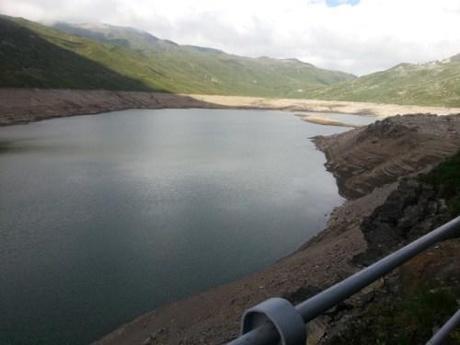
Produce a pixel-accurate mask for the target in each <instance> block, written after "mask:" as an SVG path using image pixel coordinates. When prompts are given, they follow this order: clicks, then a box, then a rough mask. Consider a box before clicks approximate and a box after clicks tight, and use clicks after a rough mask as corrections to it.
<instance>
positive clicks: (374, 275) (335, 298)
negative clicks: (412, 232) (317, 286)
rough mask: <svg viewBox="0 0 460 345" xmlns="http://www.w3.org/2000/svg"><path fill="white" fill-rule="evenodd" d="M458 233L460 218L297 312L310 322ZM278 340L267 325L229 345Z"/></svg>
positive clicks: (262, 344)
mask: <svg viewBox="0 0 460 345" xmlns="http://www.w3.org/2000/svg"><path fill="white" fill-rule="evenodd" d="M457 231H460V216H459V217H457V218H454V219H453V220H451V221H450V222H448V223H446V224H444V225H442V226H440V227H439V228H437V229H435V230H433V231H431V232H429V233H428V234H426V235H424V236H422V237H420V238H419V239H417V240H415V241H414V242H412V243H410V244H408V245H406V246H405V247H403V248H401V249H399V250H397V251H396V252H394V253H392V254H390V255H388V256H386V257H384V258H383V259H380V260H379V261H377V262H376V263H374V264H372V265H371V266H369V267H367V268H365V269H363V270H361V271H359V272H357V273H355V274H353V275H352V276H350V277H348V278H346V279H345V280H343V281H341V282H339V283H337V284H335V285H333V286H331V287H330V288H328V289H326V290H324V291H322V292H320V293H319V294H317V295H315V296H313V297H311V298H309V299H308V300H306V301H304V302H302V303H300V304H298V305H297V306H296V309H297V311H298V312H299V313H300V314H301V315H302V317H303V319H304V321H305V322H308V321H310V320H312V319H314V318H315V317H317V316H318V315H319V314H321V313H323V312H325V311H327V310H328V309H330V308H331V307H333V306H334V305H336V304H337V303H339V302H342V301H343V300H345V299H347V298H348V297H350V296H351V295H353V294H354V293H356V292H358V291H359V290H361V289H362V288H364V287H366V286H367V285H369V284H371V283H373V282H374V281H376V280H377V279H378V278H380V277H382V276H384V275H385V274H387V273H389V272H390V271H392V270H393V269H395V268H396V267H398V266H400V265H402V264H403V263H405V262H406V261H408V260H409V259H411V258H413V257H414V256H416V255H417V254H419V253H420V252H422V251H424V250H426V249H427V248H429V247H430V246H432V245H434V244H435V243H437V242H439V241H442V240H445V239H447V238H449V237H451V236H453V235H454V234H455V233H456V232H457ZM278 340H279V337H278V334H277V333H276V331H275V329H274V328H273V327H270V325H265V326H263V327H259V328H256V329H254V330H253V331H251V332H248V333H246V334H244V335H242V336H240V337H239V338H237V339H235V340H233V341H232V342H230V343H228V345H243V344H246V345H249V344H251V345H271V344H277V342H278Z"/></svg>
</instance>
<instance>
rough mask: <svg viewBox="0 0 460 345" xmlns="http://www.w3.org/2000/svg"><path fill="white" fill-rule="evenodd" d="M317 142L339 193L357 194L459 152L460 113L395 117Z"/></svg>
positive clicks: (365, 192)
mask: <svg viewBox="0 0 460 345" xmlns="http://www.w3.org/2000/svg"><path fill="white" fill-rule="evenodd" d="M314 141H315V143H316V145H317V146H318V148H319V149H320V150H322V151H324V152H325V154H326V157H327V161H328V162H327V164H326V166H327V169H328V170H330V171H331V172H332V173H333V174H334V176H335V177H336V179H337V183H338V185H339V190H340V193H341V194H342V195H343V196H345V197H347V198H357V197H360V196H363V195H366V194H368V193H369V192H371V191H372V190H373V189H374V188H376V187H380V186H383V185H385V184H387V183H391V182H395V181H396V180H397V179H398V178H400V177H401V176H408V175H411V174H417V173H420V172H422V171H424V170H427V169H428V170H429V169H430V168H431V167H433V166H434V165H436V164H438V163H439V162H441V161H442V160H443V159H444V158H446V157H448V156H451V155H453V154H454V153H456V152H457V151H458V148H459V147H460V115H450V116H442V117H439V116H436V115H428V114H418V115H405V116H395V117H390V118H386V119H384V120H381V121H377V122H375V123H374V124H371V125H369V126H367V127H363V128H358V129H354V130H351V131H348V132H345V133H341V134H336V135H332V136H329V137H316V138H314Z"/></svg>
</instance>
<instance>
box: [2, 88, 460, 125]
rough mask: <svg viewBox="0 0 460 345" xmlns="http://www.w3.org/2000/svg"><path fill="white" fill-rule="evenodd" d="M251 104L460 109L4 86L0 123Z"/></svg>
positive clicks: (379, 111) (364, 110)
mask: <svg viewBox="0 0 460 345" xmlns="http://www.w3.org/2000/svg"><path fill="white" fill-rule="evenodd" d="M132 108H137V109H158V108H245V109H246V108H248V109H277V110H288V111H296V112H299V111H314V112H338V113H349V114H373V115H377V116H381V117H385V116H392V115H396V114H407V113H420V112H424V113H428V112H429V113H435V114H440V115H446V114H453V113H460V108H457V109H455V108H440V107H419V106H400V105H392V104H375V103H359V102H333V101H317V100H298V99H268V98H256V97H237V96H211V95H175V94H166V93H155V92H127V91H104V90H52V89H49V90H45V89H0V126H2V125H3V126H5V125H11V124H17V123H25V122H30V121H39V120H44V119H48V118H53V117H63V116H72V115H84V114H97V113H102V112H108V111H114V110H123V109H132Z"/></svg>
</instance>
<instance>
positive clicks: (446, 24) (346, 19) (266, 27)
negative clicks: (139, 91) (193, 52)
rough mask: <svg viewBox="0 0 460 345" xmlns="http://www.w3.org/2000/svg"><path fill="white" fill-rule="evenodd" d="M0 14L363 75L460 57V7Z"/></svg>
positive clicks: (161, 7)
mask: <svg viewBox="0 0 460 345" xmlns="http://www.w3.org/2000/svg"><path fill="white" fill-rule="evenodd" d="M0 13H3V14H7V15H12V16H20V17H24V18H27V19H31V20H37V21H46V22H51V21H68V22H103V23H108V24H112V25H122V26H131V27H135V28H138V29H142V30H145V31H148V32H150V33H151V34H153V35H155V36H157V37H160V38H165V39H170V40H173V41H175V42H177V43H181V44H193V45H200V46H206V47H213V48H217V49H221V50H224V51H226V52H229V53H233V54H239V55H246V56H252V57H258V56H270V57H275V58H298V59H300V60H302V61H305V62H310V63H313V64H314V65H316V66H318V67H322V68H328V69H337V70H342V71H346V72H351V73H355V74H357V75H362V74H367V73H371V72H375V71H379V70H383V69H387V68H389V67H392V66H394V65H396V64H398V63H401V62H410V63H423V62H427V61H432V60H438V59H444V58H447V57H449V56H452V55H456V54H458V53H460V0H0Z"/></svg>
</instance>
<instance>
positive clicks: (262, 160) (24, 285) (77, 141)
mask: <svg viewBox="0 0 460 345" xmlns="http://www.w3.org/2000/svg"><path fill="white" fill-rule="evenodd" d="M344 130H346V129H345V128H339V127H328V126H320V125H314V124H310V123H306V122H303V121H301V120H299V119H298V118H297V117H295V116H293V115H292V114H289V113H284V112H275V111H246V110H244V111H243V110H238V111H236V110H194V109H192V110H129V111H122V112H113V113H107V114H101V115H98V116H79V117H72V118H63V119H54V120H49V121H43V122H37V123H31V124H28V125H19V126H11V127H4V128H0V344H2V345H5V344H7V345H19V344H21V345H22V344H27V345H29V344H40V345H41V344H43V345H44V344H46V345H55V344H56V345H57V344H59V345H65V344H72V345H83V344H88V343H89V342H91V341H93V340H95V339H97V338H98V337H100V336H102V335H104V334H106V333H107V332H109V331H112V330H113V329H114V328H115V327H117V326H119V325H120V324H121V323H123V322H126V321H129V320H130V319H132V318H134V317H136V316H138V315H139V314H141V313H143V312H146V311H148V310H151V309H153V308H155V307H157V306H158V305H161V304H164V303H167V302H171V301H174V300H177V299H179V298H182V297H186V296H189V295H191V294H193V293H196V292H199V291H202V290H205V289H207V288H209V287H212V286H216V285H219V284H222V283H225V282H229V281H231V280H234V279H236V278H239V277H242V276H244V275H246V274H249V273H251V272H254V271H257V270H260V269H261V268H263V267H265V266H267V265H269V264H271V263H273V262H274V261H276V260H277V259H279V258H281V257H282V256H284V255H286V254H288V253H290V252H292V251H293V250H295V249H296V248H297V247H298V246H299V245H300V244H302V243H303V242H304V241H305V240H307V239H308V238H310V237H311V236H313V235H314V234H315V233H317V232H318V231H320V230H321V229H322V228H323V227H324V225H325V223H326V220H327V217H326V214H328V213H329V212H330V211H331V210H332V208H333V207H334V206H337V205H338V204H340V203H341V201H342V199H341V198H340V197H339V195H338V194H337V187H336V185H335V181H334V179H333V177H332V176H331V175H330V174H329V173H327V172H326V171H325V169H324V167H323V164H324V163H325V158H324V156H323V154H322V153H321V152H318V151H316V150H315V148H314V146H313V144H312V143H311V142H310V140H309V139H308V138H309V137H311V136H314V135H319V134H325V135H327V134H332V133H337V132H340V131H344Z"/></svg>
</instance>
